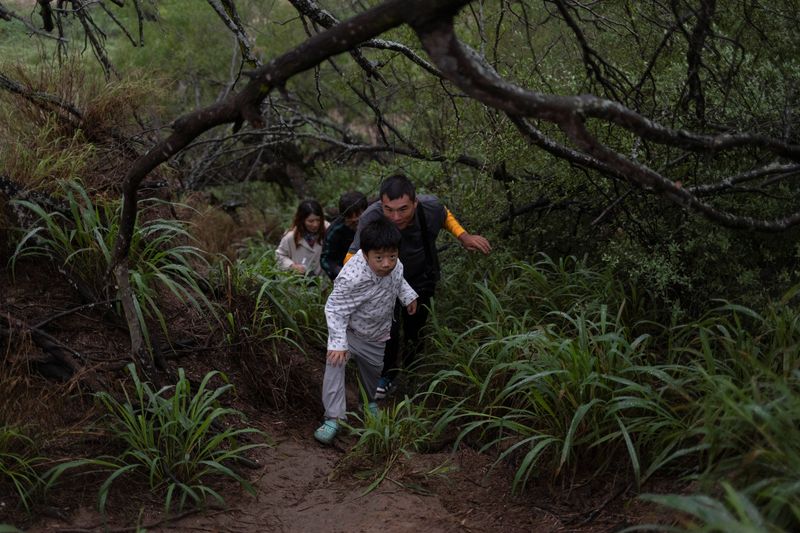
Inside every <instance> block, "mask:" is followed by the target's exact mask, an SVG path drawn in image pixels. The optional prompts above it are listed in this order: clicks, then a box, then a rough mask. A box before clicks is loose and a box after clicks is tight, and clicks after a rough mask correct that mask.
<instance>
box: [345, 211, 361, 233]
mask: <svg viewBox="0 0 800 533" xmlns="http://www.w3.org/2000/svg"><path fill="white" fill-rule="evenodd" d="M361 213H362V211H359V212H358V213H350V214H348V215H345V217H344V225H345V226H347V227H348V228H350V229H351V230H353V231H355V230H356V228H357V227H358V219H359V218H361Z"/></svg>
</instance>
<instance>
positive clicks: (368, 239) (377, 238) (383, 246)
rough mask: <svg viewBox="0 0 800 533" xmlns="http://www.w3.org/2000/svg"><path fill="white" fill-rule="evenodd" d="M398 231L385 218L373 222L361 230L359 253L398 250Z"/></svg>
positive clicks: (399, 237) (399, 236)
mask: <svg viewBox="0 0 800 533" xmlns="http://www.w3.org/2000/svg"><path fill="white" fill-rule="evenodd" d="M400 239H401V235H400V230H399V229H397V226H395V225H394V223H393V222H391V221H389V220H388V219H386V218H383V217H381V218H379V219H376V220H373V221H372V222H370V223H369V224H367V225H366V226H364V227H363V228H362V229H361V251H362V252H363V253H364V254H366V253H367V252H369V251H371V250H399V249H400Z"/></svg>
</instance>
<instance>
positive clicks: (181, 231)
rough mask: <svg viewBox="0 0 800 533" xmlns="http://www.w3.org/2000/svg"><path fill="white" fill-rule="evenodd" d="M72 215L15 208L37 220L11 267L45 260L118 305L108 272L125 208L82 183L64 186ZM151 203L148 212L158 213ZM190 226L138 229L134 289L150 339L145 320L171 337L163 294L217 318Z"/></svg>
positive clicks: (156, 222) (151, 224)
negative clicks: (28, 260)
mask: <svg viewBox="0 0 800 533" xmlns="http://www.w3.org/2000/svg"><path fill="white" fill-rule="evenodd" d="M62 188H63V192H64V195H65V199H66V202H67V205H68V207H69V212H66V213H62V212H60V211H57V210H53V211H48V210H46V209H45V208H43V207H42V206H40V205H38V204H36V203H34V202H30V201H24V200H18V201H16V202H15V203H16V204H17V205H19V206H20V207H22V208H24V209H26V210H28V211H29V212H30V213H32V214H33V215H34V216H35V217H36V220H35V222H34V223H33V224H32V228H31V229H30V230H28V231H27V232H26V233H25V234H24V235H23V236H22V238H21V239H20V241H19V243H18V245H17V248H16V251H15V252H14V255H13V256H12V258H11V264H12V267H13V266H14V265H15V264H16V262H17V261H18V260H19V259H20V258H22V257H30V256H45V257H49V258H51V259H52V260H53V261H55V262H56V264H57V265H59V266H60V267H62V268H63V269H65V271H66V272H67V273H68V274H69V275H70V276H71V277H73V278H74V279H77V280H79V282H80V283H79V284H80V286H82V287H86V288H87V290H89V291H90V292H91V295H90V296H92V297H93V298H94V300H95V301H103V300H107V299H109V300H113V296H112V295H110V294H108V293H109V290H110V287H108V285H107V283H106V272H107V271H108V269H109V266H110V264H111V259H112V257H111V254H112V252H113V249H114V243H115V242H116V239H117V235H118V232H119V219H120V212H121V207H120V203H119V202H118V201H98V202H95V201H93V200H92V198H91V197H90V196H89V194H88V192H87V191H86V190H85V189H84V188H83V187H82V186H81V185H80V183H78V182H63V183H62ZM159 204H160V202H158V201H154V202H151V203H150V204H149V205H148V206H146V207H145V209H143V211H144V212H143V213H140V220H142V219H143V218H144V217H145V216H146V215H147V209H148V208H150V209H156V208H157V207H158V206H159ZM189 240H190V237H189V234H188V232H187V230H186V228H185V225H184V224H183V223H182V222H180V221H178V220H165V219H161V218H155V219H152V220H148V221H146V222H143V223H139V224H137V226H136V228H135V231H134V235H133V238H132V239H131V246H130V251H129V254H128V256H129V259H130V280H131V288H132V289H133V293H134V296H135V304H136V311H137V313H138V318H139V322H140V324H141V326H142V329H143V331H144V333H145V336H146V338H147V342H148V345H149V343H150V336H149V334H148V329H147V323H146V319H147V318H150V319H155V320H156V321H157V322H158V323H159V324H160V326H161V329H162V330H163V331H164V333H165V334H166V335H167V336H168V335H169V332H168V328H167V324H166V318H165V316H164V314H163V312H162V311H161V306H160V304H159V290H164V291H168V292H169V293H171V294H173V295H174V296H175V297H176V298H177V299H178V300H179V301H181V302H183V303H189V304H191V305H192V306H193V307H194V308H196V309H204V310H206V311H208V312H209V313H210V314H212V315H213V314H214V308H213V306H212V305H211V302H209V301H208V299H207V298H206V296H205V290H204V281H203V280H202V279H201V278H200V277H199V276H198V274H197V272H196V266H199V265H204V264H205V260H204V259H203V257H202V255H201V254H200V251H199V250H198V249H197V248H196V247H194V246H191V245H189V244H184V243H185V242H187V241H189Z"/></svg>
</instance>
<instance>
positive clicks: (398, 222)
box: [381, 194, 417, 230]
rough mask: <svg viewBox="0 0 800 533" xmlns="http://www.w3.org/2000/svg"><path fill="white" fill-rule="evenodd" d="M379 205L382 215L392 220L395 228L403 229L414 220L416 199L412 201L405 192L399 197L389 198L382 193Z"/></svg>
mask: <svg viewBox="0 0 800 533" xmlns="http://www.w3.org/2000/svg"><path fill="white" fill-rule="evenodd" d="M381 205H382V206H383V214H384V216H385V217H386V218H388V219H389V220H391V221H392V222H394V225H395V226H397V229H399V230H404V229H406V228H407V227H408V226H410V225H411V222H412V221H413V220H414V213H415V212H416V209H417V200H414V201H412V200H411V198H409V197H408V195H407V194H404V195H403V196H401V197H400V198H396V199H394V200H389V197H388V196H386V195H385V194H384V195H383V196H381Z"/></svg>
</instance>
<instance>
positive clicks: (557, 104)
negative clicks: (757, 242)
mask: <svg viewBox="0 0 800 533" xmlns="http://www.w3.org/2000/svg"><path fill="white" fill-rule="evenodd" d="M414 29H415V30H416V31H417V34H418V35H419V37H420V39H421V41H422V42H423V45H424V46H425V49H426V50H427V51H428V54H429V55H430V56H431V58H432V59H433V60H434V63H436V65H437V66H438V67H439V69H440V70H441V71H442V72H443V74H444V75H445V76H446V77H447V78H448V79H450V80H451V81H452V82H453V83H455V84H456V85H457V86H458V87H460V88H461V89H462V90H463V91H464V92H466V93H467V94H469V95H470V96H472V97H474V98H476V99H477V100H479V101H481V102H483V103H484V104H486V105H488V106H490V107H494V108H497V109H501V110H503V111H505V112H506V113H508V114H510V115H519V116H529V117H534V118H538V119H542V120H546V121H549V122H552V123H554V124H556V125H558V126H559V127H560V128H561V130H562V131H563V132H564V133H565V134H566V135H567V137H568V138H570V140H572V142H573V143H575V145H576V146H577V147H578V148H579V150H580V151H581V152H582V154H584V155H583V156H580V155H579V154H578V153H576V152H574V151H573V152H569V151H568V149H566V148H565V147H558V146H555V145H553V144H552V143H546V142H545V141H544V139H543V136H541V135H537V134H536V132H535V130H533V129H532V128H530V127H529V126H528V127H525V126H524V125H522V127H521V129H522V131H523V132H526V134H527V136H528V137H529V138H533V139H534V140H535V141H536V142H537V144H541V145H542V146H548V147H549V148H550V151H551V153H557V154H560V155H561V156H562V157H564V156H566V157H567V158H568V159H569V160H572V161H581V162H582V163H583V164H584V165H586V166H590V167H592V168H596V169H598V170H602V169H603V167H605V169H606V170H607V171H610V174H611V175H614V176H624V177H625V179H627V180H628V181H630V182H632V183H634V184H636V185H638V186H640V187H643V188H645V189H648V190H650V191H652V192H654V193H657V194H660V195H661V196H664V197H665V198H667V199H669V200H670V201H672V202H675V203H677V204H679V205H681V206H684V207H687V208H692V209H694V210H696V211H698V212H700V213H702V214H703V215H704V216H706V217H707V218H709V219H711V220H713V221H715V222H717V223H720V224H722V225H725V226H728V227H733V228H744V229H758V230H762V231H782V230H785V229H787V228H789V227H791V226H794V225H796V224H798V223H800V212H798V213H793V214H790V215H788V216H786V217H781V218H776V219H773V220H759V219H755V218H752V217H747V216H739V215H734V214H731V213H727V212H724V211H720V210H718V209H716V208H714V207H713V206H711V205H709V204H706V203H704V202H701V201H700V200H699V199H698V198H697V197H696V196H695V195H694V194H692V192H691V191H689V190H687V189H684V188H683V187H682V185H681V184H680V183H679V182H673V181H672V180H670V179H668V178H666V177H664V176H662V175H661V174H659V173H658V172H656V171H655V170H653V169H651V168H649V167H647V166H645V165H643V164H640V163H638V162H636V161H633V160H631V159H629V158H627V157H625V156H623V155H622V154H620V153H619V152H617V151H615V150H614V149H612V148H609V147H608V146H606V145H604V144H603V143H601V142H599V141H598V140H597V139H596V138H595V137H594V136H593V135H592V134H591V133H590V132H589V129H588V128H587V125H586V124H587V119H589V118H598V119H602V120H604V121H607V122H610V123H612V124H615V125H617V126H620V127H622V128H624V129H626V130H628V131H630V132H632V133H635V134H636V135H638V136H640V137H641V138H643V139H646V140H650V141H653V142H656V143H659V144H664V145H668V146H678V147H681V148H684V149H686V150H690V151H696V152H709V153H713V152H717V151H720V150H731V149H733V148H738V147H755V148H762V149H766V150H768V151H770V152H773V153H774V154H776V155H779V156H783V157H788V158H790V159H793V160H800V145H794V144H788V143H785V142H783V141H780V140H778V139H774V138H770V137H766V136H763V135H753V134H721V135H716V136H707V135H699V134H694V133H690V132H687V131H683V130H673V129H671V128H667V127H665V126H662V125H660V124H658V123H656V122H653V121H651V120H650V119H647V118H646V117H644V116H642V115H640V114H638V113H636V112H634V111H632V110H631V109H628V108H626V107H625V106H623V105H622V104H619V103H618V102H613V101H610V100H606V99H602V98H598V97H596V96H592V95H582V96H551V95H543V94H540V93H536V92H532V91H528V90H525V89H523V88H521V87H518V86H516V85H513V84H511V83H509V82H507V81H505V80H504V79H502V78H501V77H500V76H499V75H498V74H497V73H496V72H495V71H494V69H493V68H492V67H491V66H490V65H488V64H487V63H486V62H484V61H483V59H482V58H481V57H480V56H479V55H478V54H477V53H475V52H474V51H473V50H472V49H471V48H469V47H467V46H466V45H464V44H462V43H461V42H459V40H458V39H457V37H456V36H455V33H454V28H453V19H452V17H451V18H448V19H439V20H436V21H423V22H422V23H420V24H417V25H415V26H414ZM517 126H518V127H520V126H521V124H517ZM531 132H533V133H534V134H533V135H531ZM586 156H588V159H587V158H586Z"/></svg>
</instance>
